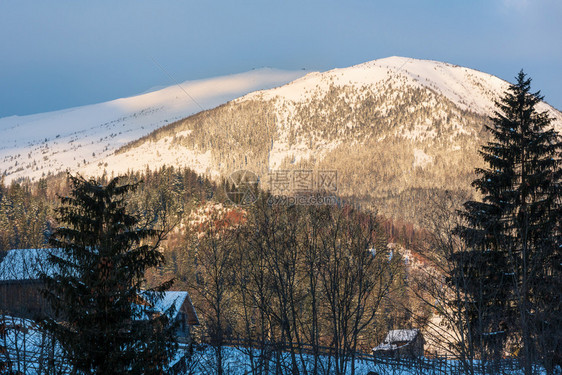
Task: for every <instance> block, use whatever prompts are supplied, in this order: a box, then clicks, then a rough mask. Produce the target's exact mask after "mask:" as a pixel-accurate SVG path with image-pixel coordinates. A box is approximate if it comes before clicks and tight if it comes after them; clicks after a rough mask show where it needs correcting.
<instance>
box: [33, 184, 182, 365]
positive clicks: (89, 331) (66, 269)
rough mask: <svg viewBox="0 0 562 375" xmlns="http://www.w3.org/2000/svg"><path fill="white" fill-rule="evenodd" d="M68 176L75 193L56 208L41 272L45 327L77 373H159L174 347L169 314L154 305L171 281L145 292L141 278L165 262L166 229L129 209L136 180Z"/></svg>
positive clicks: (63, 199) (172, 352) (65, 198)
mask: <svg viewBox="0 0 562 375" xmlns="http://www.w3.org/2000/svg"><path fill="white" fill-rule="evenodd" d="M69 179H70V182H71V185H72V192H71V194H70V196H66V197H61V201H62V202H61V203H62V204H61V206H60V207H59V208H57V210H56V212H57V214H58V220H59V223H60V224H61V226H59V227H58V228H57V229H56V230H55V231H54V233H53V234H52V236H51V238H50V240H49V242H50V245H51V246H52V247H53V248H54V249H53V250H52V251H51V252H50V254H49V258H48V263H49V264H50V271H49V272H46V273H43V274H42V279H43V281H44V282H45V285H46V287H45V290H44V294H45V296H46V298H47V300H48V301H49V302H50V304H51V306H52V308H53V313H54V316H53V317H51V318H48V319H45V320H44V324H45V327H46V328H47V329H48V330H49V331H51V332H52V334H53V336H54V337H55V339H56V340H57V341H58V342H59V343H60V344H61V346H62V347H63V349H64V350H65V352H66V355H67V357H68V359H69V361H70V362H71V364H72V365H73V367H74V369H75V370H76V371H77V372H78V373H83V374H125V373H127V374H151V373H161V371H162V369H163V368H164V367H165V366H166V365H167V363H168V362H169V359H170V358H171V356H172V355H173V354H174V351H175V350H176V348H177V344H176V343H175V341H174V329H175V327H173V326H172V325H170V324H169V313H170V312H169V311H168V312H165V313H161V312H159V311H156V309H155V308H154V306H155V303H157V302H158V300H159V299H161V298H163V295H162V292H163V291H165V290H166V289H167V288H169V287H170V286H171V283H170V282H168V283H165V284H163V285H161V286H160V287H158V288H156V289H151V290H143V280H144V273H145V271H146V269H147V268H149V267H156V266H159V265H161V264H162V262H163V256H162V254H161V253H160V252H159V251H158V246H159V243H160V241H161V240H162V239H163V237H164V232H163V231H160V230H156V229H152V228H150V226H148V225H141V219H140V218H139V217H138V216H135V215H133V214H131V213H129V212H128V211H127V204H126V197H127V195H128V193H130V192H131V191H133V190H135V189H136V188H137V184H121V183H120V181H121V178H120V177H117V178H114V179H112V180H111V181H110V182H109V183H108V184H107V185H106V186H102V185H101V184H99V183H98V182H97V181H95V180H93V179H92V180H86V179H84V178H82V177H73V176H69Z"/></svg>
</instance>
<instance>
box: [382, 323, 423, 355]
mask: <svg viewBox="0 0 562 375" xmlns="http://www.w3.org/2000/svg"><path fill="white" fill-rule="evenodd" d="M424 344H425V340H424V338H423V335H422V333H421V332H420V330H419V329H394V330H391V331H388V333H387V335H386V337H385V339H384V341H383V342H382V343H381V344H380V345H378V346H376V347H374V348H373V354H374V355H375V356H391V357H396V358H415V357H421V356H423V354H424Z"/></svg>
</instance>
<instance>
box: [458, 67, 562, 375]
mask: <svg viewBox="0 0 562 375" xmlns="http://www.w3.org/2000/svg"><path fill="white" fill-rule="evenodd" d="M530 84H531V79H530V78H528V77H527V76H526V75H525V74H524V73H523V71H521V72H520V73H519V74H518V76H517V81H516V83H515V84H513V85H510V87H509V89H508V90H507V91H506V92H505V94H504V96H503V97H502V98H501V99H500V100H499V101H498V102H497V103H496V106H497V110H496V112H495V114H494V116H493V117H491V124H490V125H486V129H487V130H488V131H489V132H490V134H491V135H492V140H491V141H490V142H488V144H487V145H485V146H483V147H482V150H481V155H482V157H483V158H484V160H485V162H486V163H487V165H488V166H487V168H484V169H477V173H478V175H479V178H478V179H476V180H475V181H474V182H473V186H474V187H475V188H476V189H477V190H478V191H479V192H480V193H481V195H482V196H483V198H482V201H469V202H466V203H465V210H464V211H463V212H462V215H463V217H464V218H465V219H466V225H465V226H463V227H461V228H459V232H460V234H461V235H462V237H463V238H464V240H465V241H466V243H467V244H468V245H470V246H471V248H472V249H473V250H472V251H473V252H477V253H479V254H480V255H481V256H479V257H478V258H479V259H480V260H481V259H489V261H490V262H489V264H488V265H487V266H488V267H492V268H493V269H495V272H496V273H497V275H495V277H494V278H489V279H488V280H476V278H477V277H478V275H477V276H476V277H473V278H472V279H473V282H474V283H477V282H480V283H482V281H483V282H484V283H486V282H491V283H493V286H494V287H495V288H496V289H497V290H498V291H499V293H495V294H494V296H495V298H496V299H495V300H491V301H487V302H488V303H489V304H491V305H494V306H495V307H496V309H495V310H494V311H496V312H497V311H500V314H499V315H496V318H498V319H499V321H498V320H496V323H497V326H498V328H497V329H501V327H499V326H500V325H501V324H500V322H503V327H509V328H511V329H510V330H511V334H512V336H511V338H512V339H513V340H517V341H518V342H519V343H520V347H521V350H520V355H521V357H522V358H523V362H524V365H525V372H526V373H527V374H529V373H531V372H532V365H533V363H536V361H537V360H538V359H539V357H540V359H542V361H543V362H544V364H545V365H546V366H547V368H552V366H553V365H554V362H555V360H556V359H555V353H556V352H557V351H558V352H560V350H561V349H562V347H561V337H560V336H561V330H562V321H561V318H562V317H561V310H560V309H561V305H560V303H561V293H562V285H561V283H562V280H561V278H562V269H561V264H562V263H561V261H562V259H561V247H560V246H562V245H561V237H560V230H561V228H560V218H561V217H562V203H561V197H562V195H561V177H562V168H561V166H562V164H561V159H560V155H561V154H560V153H561V150H562V143H561V137H560V135H559V134H558V133H557V132H556V131H555V130H554V129H553V127H552V120H551V118H550V117H549V115H548V114H547V112H539V111H538V109H537V104H539V102H541V101H542V99H543V97H542V96H541V95H540V93H539V92H536V93H532V92H531V86H530ZM485 254H490V255H485ZM498 275H499V277H498ZM483 276H485V275H483ZM469 292H471V293H472V291H470V290H469ZM473 297H475V296H473ZM481 333H485V332H481ZM491 333H492V332H487V334H488V335H489V334H491Z"/></svg>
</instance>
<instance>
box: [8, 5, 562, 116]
mask: <svg viewBox="0 0 562 375" xmlns="http://www.w3.org/2000/svg"><path fill="white" fill-rule="evenodd" d="M561 41H562V1H560V0H385V1H375V0H363V1H359V0H337V1H332V0H322V1H315V0H297V1H293V0H260V1H244V0H237V1H232V0H229V1H224V0H215V1H146V0H124V1H114V0H112V1H106V0H96V1H90V2H86V1H76V0H68V1H58V0H53V1H39V0H37V1H27V0H0V117H4V116H10V115H15V114H17V115H24V114H31V113H37V112H45V111H51V110H56V109H62V108H68V107H73V106H77V105H84V104H91V103H96V102H102V101H106V100H111V99H115V98H119V97H124V96H130V95H134V94H138V93H141V92H144V91H146V90H148V89H150V88H153V87H155V86H167V85H170V84H173V83H174V82H173V81H172V80H171V79H170V78H169V77H168V75H166V74H165V73H164V72H162V70H161V69H160V68H159V67H158V65H157V64H159V65H161V66H163V67H164V68H165V70H166V71H167V72H168V73H169V74H170V75H171V76H172V77H174V79H176V80H178V81H185V80H191V79H198V78H206V77H213V76H218V75H224V74H230V73H239V72H244V71H248V70H251V69H252V68H259V67H264V66H269V67H275V68H280V69H301V68H306V69H308V70H329V69H332V68H337V67H346V66H350V65H354V64H358V63H362V62H365V61H369V60H374V59H377V58H383V57H388V56H393V55H398V56H406V57H414V58H423V59H431V60H440V61H446V62H450V63H453V64H458V65H463V66H467V67H470V68H474V69H478V70H481V71H484V72H487V73H491V74H494V75H497V76H499V77H500V78H503V79H506V80H509V81H512V80H513V77H514V76H515V74H516V73H517V72H518V71H519V70H520V69H521V68H523V69H524V70H525V71H526V72H527V73H529V75H530V76H531V77H532V78H533V87H534V88H535V89H540V90H541V91H542V94H543V95H545V97H546V101H548V102H549V103H550V104H552V105H553V106H555V107H556V108H558V109H562V48H561V47H562V42H561ZM155 61H156V63H155Z"/></svg>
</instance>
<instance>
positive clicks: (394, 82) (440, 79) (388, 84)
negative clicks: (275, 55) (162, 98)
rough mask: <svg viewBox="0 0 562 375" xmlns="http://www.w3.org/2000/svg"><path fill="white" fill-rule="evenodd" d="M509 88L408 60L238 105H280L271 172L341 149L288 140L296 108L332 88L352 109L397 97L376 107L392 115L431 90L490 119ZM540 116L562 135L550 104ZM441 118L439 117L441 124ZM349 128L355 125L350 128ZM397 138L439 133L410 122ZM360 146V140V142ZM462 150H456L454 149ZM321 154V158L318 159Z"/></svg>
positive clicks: (461, 70)
mask: <svg viewBox="0 0 562 375" xmlns="http://www.w3.org/2000/svg"><path fill="white" fill-rule="evenodd" d="M508 86H509V83H508V82H506V81H504V80H502V79H500V78H498V77H495V76H493V75H490V74H487V73H483V72H480V71H477V70H473V69H469V68H465V67H461V66H458V65H452V64H448V63H444V62H439V61H431V60H418V59H413V58H405V57H397V56H393V57H388V58H384V59H379V60H374V61H370V62H366V63H363V64H359V65H355V66H352V67H349V68H341V69H333V70H330V71H327V72H324V73H318V72H313V73H309V74H307V75H306V76H304V77H302V78H299V79H297V80H295V81H293V82H291V83H289V84H287V85H284V86H281V87H278V88H274V89H270V90H263V91H258V92H253V93H250V94H248V95H246V96H244V97H242V98H239V99H237V100H236V101H237V102H243V101H247V100H263V101H273V102H275V103H276V108H277V109H278V111H277V117H278V123H279V125H278V129H277V130H278V131H279V136H278V138H277V139H276V140H275V142H274V144H273V147H272V148H271V150H270V154H269V168H270V169H276V168H279V167H280V165H281V163H282V161H283V160H286V159H287V158H288V157H293V158H294V159H296V160H297V161H298V160H302V159H308V158H310V157H311V155H313V154H314V155H316V156H317V157H318V156H320V157H322V155H323V154H325V153H327V152H328V151H330V150H332V149H333V148H335V147H337V146H338V145H339V144H340V142H339V141H338V140H336V141H331V142H328V141H326V140H320V141H319V142H318V144H317V147H316V148H315V149H312V148H310V146H308V145H309V144H310V142H309V140H308V139H305V140H304V141H303V142H300V143H299V142H297V144H290V142H289V141H288V137H289V132H290V131H291V130H292V129H295V128H298V127H299V126H300V124H299V123H298V121H297V120H295V108H296V107H297V106H303V105H304V106H306V105H309V103H311V102H314V101H316V102H318V101H320V100H322V98H323V97H325V96H326V95H327V94H328V93H329V91H330V90H332V89H334V88H352V90H351V94H350V95H347V93H346V94H345V96H342V98H341V100H342V101H345V102H346V103H347V104H349V105H352V106H353V105H355V106H357V105H359V104H360V103H361V102H362V101H363V100H364V99H365V98H364V94H365V93H366V92H367V93H374V94H375V95H377V94H379V93H380V94H381V95H386V94H387V93H389V94H390V95H394V96H395V99H397V100H390V101H387V103H384V104H383V105H381V106H379V107H377V110H378V111H380V112H381V113H383V114H385V113H389V112H390V110H391V109H392V106H394V105H395V103H396V102H397V101H399V99H402V96H401V94H403V93H404V92H406V90H407V89H420V90H426V91H427V90H429V91H431V92H433V93H435V94H436V95H439V96H443V97H445V98H446V99H448V100H449V101H451V103H452V104H454V105H455V106H456V107H458V108H459V109H460V110H463V111H469V112H473V113H476V114H479V115H482V116H489V115H491V114H492V113H493V111H494V109H495V105H494V101H495V100H497V99H499V98H500V97H501V96H502V95H503V93H504V92H505V91H506V90H507V88H508ZM419 104H421V105H423V106H427V107H431V108H436V109H437V112H438V111H439V109H438V104H439V103H438V102H436V101H433V102H426V103H419ZM537 108H538V110H540V111H548V112H549V113H550V115H551V117H552V118H553V119H554V121H553V124H554V126H555V127H556V128H557V129H558V131H559V132H562V113H561V112H559V111H558V110H556V109H554V108H553V107H551V106H549V105H548V104H547V103H544V102H542V103H539V105H538V106H537ZM438 117H439V115H438V114H437V115H435V116H434V119H437V118H438ZM348 125H349V127H350V128H352V127H353V126H355V125H356V124H353V123H350V124H348ZM397 125H398V127H397V130H396V134H397V135H400V136H401V137H403V138H407V139H409V140H410V141H412V142H416V141H423V140H424V138H435V137H437V132H436V131H435V129H434V123H433V122H432V121H429V122H427V121H426V123H416V124H414V128H413V129H411V126H410V125H412V124H410V123H398V124H397ZM453 125H454V126H456V127H457V129H456V133H457V134H467V135H472V136H477V134H476V132H475V131H474V129H469V128H466V126H464V125H463V124H462V123H461V122H459V123H457V124H453ZM357 141H358V142H360V141H361V140H357ZM456 147H459V146H457V145H455V146H453V149H454V148H456ZM318 151H320V154H318ZM414 153H415V155H414V156H415V158H416V161H415V162H414V166H418V165H420V166H424V165H427V164H430V161H431V156H429V155H427V154H425V153H424V151H423V150H421V149H416V150H415V152H414Z"/></svg>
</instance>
